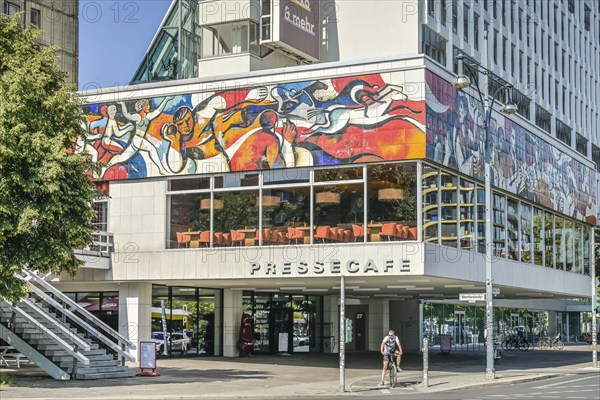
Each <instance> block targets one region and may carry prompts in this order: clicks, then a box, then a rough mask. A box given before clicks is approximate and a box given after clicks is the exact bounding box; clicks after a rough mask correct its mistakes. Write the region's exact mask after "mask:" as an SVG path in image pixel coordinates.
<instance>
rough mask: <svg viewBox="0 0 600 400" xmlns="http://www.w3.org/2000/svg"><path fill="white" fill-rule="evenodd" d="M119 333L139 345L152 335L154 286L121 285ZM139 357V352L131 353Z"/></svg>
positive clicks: (142, 283) (144, 283)
mask: <svg viewBox="0 0 600 400" xmlns="http://www.w3.org/2000/svg"><path fill="white" fill-rule="evenodd" d="M119 333H120V334H121V335H123V336H125V337H126V338H128V339H129V340H131V341H132V342H133V343H134V344H135V345H136V348H137V347H138V343H139V342H140V341H143V340H149V339H150V336H151V333H152V284H151V283H147V282H132V283H121V284H120V285H119ZM131 353H132V355H134V356H136V357H137V350H132V351H131Z"/></svg>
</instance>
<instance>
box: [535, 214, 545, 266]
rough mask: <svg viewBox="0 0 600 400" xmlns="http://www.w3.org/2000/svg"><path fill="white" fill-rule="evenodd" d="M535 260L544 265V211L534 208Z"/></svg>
mask: <svg viewBox="0 0 600 400" xmlns="http://www.w3.org/2000/svg"><path fill="white" fill-rule="evenodd" d="M533 262H534V263H535V264H537V265H544V212H543V211H542V210H540V209H539V208H534V209H533Z"/></svg>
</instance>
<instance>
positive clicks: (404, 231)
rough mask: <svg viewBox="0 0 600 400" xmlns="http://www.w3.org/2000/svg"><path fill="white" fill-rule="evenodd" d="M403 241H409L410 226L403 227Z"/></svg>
mask: <svg viewBox="0 0 600 400" xmlns="http://www.w3.org/2000/svg"><path fill="white" fill-rule="evenodd" d="M402 239H405V240H406V239H408V225H404V226H403V227H402Z"/></svg>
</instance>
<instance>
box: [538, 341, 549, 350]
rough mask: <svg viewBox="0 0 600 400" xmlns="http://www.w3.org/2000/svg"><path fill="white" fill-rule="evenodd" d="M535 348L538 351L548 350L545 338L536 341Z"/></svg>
mask: <svg viewBox="0 0 600 400" xmlns="http://www.w3.org/2000/svg"><path fill="white" fill-rule="evenodd" d="M537 347H538V349H540V350H546V349H547V348H548V340H547V339H545V338H541V339H540V340H538V344H537Z"/></svg>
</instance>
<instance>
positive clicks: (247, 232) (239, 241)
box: [213, 190, 258, 246]
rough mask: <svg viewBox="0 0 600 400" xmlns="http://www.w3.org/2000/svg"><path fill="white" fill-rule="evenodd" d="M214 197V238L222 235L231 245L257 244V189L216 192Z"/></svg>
mask: <svg viewBox="0 0 600 400" xmlns="http://www.w3.org/2000/svg"><path fill="white" fill-rule="evenodd" d="M214 198H215V199H214V201H215V207H214V210H213V219H214V220H213V229H214V236H215V239H216V240H217V241H218V240H219V239H218V238H219V237H220V236H221V235H223V236H222V237H223V240H224V241H226V242H229V240H231V245H232V246H257V245H258V240H257V239H258V235H257V230H258V191H256V190H245V191H234V192H216V193H215V194H214ZM217 205H218V206H217ZM227 235H229V236H227Z"/></svg>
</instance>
